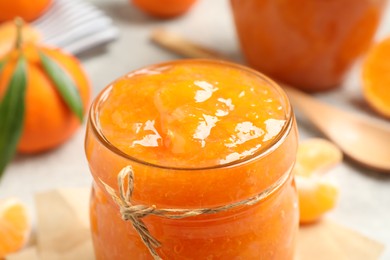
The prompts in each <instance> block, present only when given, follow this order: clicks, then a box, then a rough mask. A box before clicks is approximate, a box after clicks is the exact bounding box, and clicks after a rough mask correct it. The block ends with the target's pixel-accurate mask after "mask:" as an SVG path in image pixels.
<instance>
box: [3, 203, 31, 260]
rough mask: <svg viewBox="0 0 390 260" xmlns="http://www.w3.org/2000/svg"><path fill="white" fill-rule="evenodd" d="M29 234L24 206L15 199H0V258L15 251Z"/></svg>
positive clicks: (22, 244) (21, 245)
mask: <svg viewBox="0 0 390 260" xmlns="http://www.w3.org/2000/svg"><path fill="white" fill-rule="evenodd" d="M29 234H30V225H29V218H28V215H27V211H26V208H25V207H24V205H23V204H22V203H21V202H19V201H18V200H17V199H14V198H10V199H4V200H0V259H2V258H4V257H5V256H6V255H7V254H10V253H13V252H16V251H17V250H19V249H21V248H22V247H23V246H24V244H25V243H26V241H27V239H28V236H29Z"/></svg>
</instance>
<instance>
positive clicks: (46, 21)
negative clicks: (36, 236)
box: [32, 0, 119, 54]
mask: <svg viewBox="0 0 390 260" xmlns="http://www.w3.org/2000/svg"><path fill="white" fill-rule="evenodd" d="M32 24H33V25H34V26H35V27H36V28H37V29H38V30H39V31H40V32H42V35H43V39H42V41H43V42H44V43H46V44H48V45H54V46H58V47H61V48H63V49H65V50H66V51H68V52H70V53H73V54H78V53H80V52H82V51H84V50H86V49H90V48H92V47H95V46H97V45H100V44H104V43H107V42H109V41H112V40H114V39H116V38H117V37H118V35H119V31H118V29H117V28H116V27H115V26H114V25H113V22H112V20H111V18H109V17H108V16H106V15H105V14H104V13H103V12H102V11H100V10H99V9H97V8H96V7H95V6H93V5H91V4H90V3H87V2H83V1H80V0H55V1H54V2H53V3H52V5H51V7H50V9H49V10H48V11H47V12H46V13H45V14H44V15H43V16H42V17H40V18H39V19H38V20H36V21H34V22H33V23H32Z"/></svg>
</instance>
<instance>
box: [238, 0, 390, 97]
mask: <svg viewBox="0 0 390 260" xmlns="http://www.w3.org/2000/svg"><path fill="white" fill-rule="evenodd" d="M386 2H387V1H386V0H262V1H258V0H245V1H240V0H231V6H232V11H233V16H234V21H235V26H236V30H237V34H238V38H239V41H240V44H241V49H242V51H243V54H244V56H245V57H246V60H247V62H248V63H249V65H250V66H252V67H253V68H255V69H257V70H259V71H261V72H263V73H265V74H267V75H269V76H271V77H274V78H275V79H278V80H281V81H284V82H286V83H290V84H292V85H293V86H295V87H298V88H301V89H303V90H306V91H321V90H327V89H331V88H334V87H337V86H339V85H340V83H341V82H342V80H343V78H344V76H345V74H346V72H347V71H348V69H349V68H350V67H351V65H352V64H353V62H354V61H355V60H356V58H357V57H359V55H361V54H362V53H363V52H364V51H366V50H367V48H368V47H369V45H370V43H371V41H372V38H373V36H374V34H375V31H376V29H377V27H378V24H379V21H380V18H381V15H382V12H383V10H384V7H385V3H386Z"/></svg>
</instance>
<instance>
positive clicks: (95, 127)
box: [88, 59, 294, 171]
mask: <svg viewBox="0 0 390 260" xmlns="http://www.w3.org/2000/svg"><path fill="white" fill-rule="evenodd" d="M193 62H197V63H208V64H216V65H222V66H229V67H231V68H236V69H238V70H241V71H244V72H247V73H249V74H252V75H254V76H256V77H258V78H260V79H261V80H263V81H264V82H266V84H267V85H268V86H270V87H272V88H273V89H274V90H276V91H277V92H278V94H279V95H280V96H281V97H282V99H283V103H284V105H285V109H284V110H285V116H286V122H285V123H284V125H283V127H282V129H281V130H280V131H279V133H278V134H277V135H276V136H275V137H274V138H273V139H272V140H271V141H270V142H269V143H267V144H266V145H264V147H262V148H260V149H258V150H257V151H256V152H255V153H253V154H252V155H249V156H245V157H244V158H241V159H238V160H234V161H231V162H228V163H223V164H216V165H211V166H203V167H175V166H166V165H159V164H154V163H151V162H148V161H144V160H142V159H140V158H137V157H133V156H131V155H129V154H127V153H125V152H123V151H122V150H120V149H119V148H118V147H116V146H115V145H114V144H113V143H111V142H110V141H109V140H108V139H107V138H106V136H105V135H104V133H103V129H102V128H101V126H100V123H99V108H100V105H101V104H102V103H103V102H104V101H105V100H106V99H107V97H108V96H109V94H110V92H111V89H112V87H113V85H114V84H115V82H116V81H118V80H120V79H122V78H124V77H126V76H128V75H131V74H133V73H136V72H137V71H140V70H145V69H153V68H161V67H166V66H169V65H174V64H178V63H193ZM293 122H294V116H293V109H292V106H291V104H290V102H289V99H288V97H287V94H286V93H285V91H284V90H283V89H282V87H280V86H279V85H278V84H277V83H276V82H274V81H273V80H271V79H270V78H268V77H267V76H265V75H264V74H262V73H260V72H258V71H256V70H254V69H251V68H249V67H246V66H243V65H240V64H236V63H233V62H228V61H223V60H212V59H185V60H173V61H167V62H163V63H157V64H154V65H149V66H145V67H141V68H139V69H136V70H133V71H130V72H129V73H126V74H125V75H123V76H121V77H119V78H118V79H117V80H115V81H113V82H111V83H110V84H108V85H107V87H105V88H104V89H103V90H102V91H101V92H100V93H99V94H98V95H97V96H96V98H95V99H94V101H93V102H92V104H91V107H90V110H89V116H88V127H91V128H92V132H93V134H94V135H95V136H96V137H97V139H98V141H99V142H100V143H101V144H102V145H103V146H104V147H105V148H107V149H108V150H110V151H111V152H113V153H114V154H116V155H118V156H120V157H122V158H123V159H126V160H129V161H132V162H135V163H138V164H141V165H145V166H148V167H153V168H160V169H166V170H178V171H198V170H212V169H223V168H230V167H236V166H240V165H242V164H245V163H249V162H251V161H254V160H258V159H260V158H262V157H264V156H266V155H268V154H269V153H271V152H273V151H274V150H276V149H277V148H278V147H279V146H280V145H281V144H282V143H283V142H284V140H285V139H286V138H287V136H288V134H289V133H290V131H291V129H292V127H293V125H294V124H293Z"/></svg>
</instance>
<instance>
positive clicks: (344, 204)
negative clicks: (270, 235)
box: [0, 0, 390, 259]
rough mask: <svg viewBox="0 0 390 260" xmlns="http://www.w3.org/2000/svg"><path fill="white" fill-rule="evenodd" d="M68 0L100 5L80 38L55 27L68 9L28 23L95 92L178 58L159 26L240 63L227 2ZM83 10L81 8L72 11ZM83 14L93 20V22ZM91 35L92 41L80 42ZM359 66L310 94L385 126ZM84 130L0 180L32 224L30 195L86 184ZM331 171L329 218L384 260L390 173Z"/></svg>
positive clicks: (387, 21) (22, 158)
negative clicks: (159, 41)
mask: <svg viewBox="0 0 390 260" xmlns="http://www.w3.org/2000/svg"><path fill="white" fill-rule="evenodd" d="M56 1H57V2H63V1H62V0H54V2H55V3H54V4H58V3H56ZM66 2H67V3H66V5H69V6H71V5H74V6H76V5H79V4H80V3H88V4H90V5H91V6H93V7H94V8H96V10H100V11H98V12H99V13H98V15H97V16H93V17H92V16H91V17H92V18H88V13H89V12H93V11H91V10H95V9H94V8H93V9H91V10H89V9H88V8H89V7H87V8H86V9H88V10H86V13H84V12H81V14H80V16H81V17H84V19H81V22H80V24H76V25H75V26H76V27H78V28H80V27H81V26H82V25H83V24H88V25H87V26H84V27H85V28H84V29H83V31H82V32H76V34H77V33H79V34H80V35H79V36H78V35H76V36H75V35H74V34H72V33H71V29H70V28H64V29H63V28H62V27H61V26H66V25H69V23H66V22H65V23H61V22H59V21H58V20H60V19H71V20H73V21H76V19H77V18H76V17H77V12H76V11H74V12H73V11H72V15H74V17H71V18H69V15H70V14H69V15H63V16H64V17H62V16H61V15H55V16H54V17H55V18H56V19H53V17H51V18H50V17H49V16H47V14H46V16H47V17H46V18H45V19H47V20H49V21H50V23H51V27H50V25H49V24H47V21H46V23H45V20H43V19H41V18H40V19H39V20H36V21H35V22H33V25H34V23H35V25H36V27H37V29H38V30H39V29H40V28H41V33H42V35H43V41H44V42H45V41H46V42H47V43H49V44H50V43H51V44H56V45H58V46H59V47H61V48H64V49H65V50H68V51H70V52H73V53H74V54H75V55H76V56H77V57H78V58H79V59H80V61H81V63H82V65H83V66H84V69H85V71H86V73H87V75H88V76H89V79H90V81H91V84H92V93H93V97H94V96H95V95H96V94H97V93H99V91H101V90H102V89H103V88H104V87H106V86H107V85H109V84H110V82H112V81H113V80H114V79H116V78H118V77H120V76H121V75H124V74H126V73H128V72H129V71H132V70H135V69H137V68H140V67H143V66H146V65H150V64H154V63H159V62H163V61H167V60H172V59H178V58H181V57H180V56H177V55H175V54H173V53H170V52H168V51H166V50H164V49H162V48H160V47H159V46H157V45H156V44H154V43H153V42H151V40H150V36H151V33H152V31H153V30H155V29H156V28H159V27H163V28H166V29H169V30H171V31H174V32H177V33H179V34H181V35H182V36H184V37H186V38H188V39H190V40H192V41H194V42H197V43H199V44H202V45H204V46H207V47H210V48H212V49H215V50H218V51H219V52H220V53H223V54H224V55H226V56H227V57H228V58H230V59H232V60H235V61H237V62H243V60H244V59H243V56H242V54H241V51H240V48H239V43H238V39H237V35H236V32H235V29H234V24H233V19H232V14H231V9H230V5H229V1H227V0H213V1H207V0H198V1H197V2H196V3H195V4H194V5H193V7H192V8H191V9H190V10H189V11H188V12H187V13H186V14H185V15H183V16H179V17H176V18H174V19H167V20H161V19H157V18H153V17H151V16H148V15H147V14H145V13H144V12H142V11H140V10H139V9H138V8H136V7H134V6H133V5H132V4H130V3H129V2H128V1H126V0H85V2H82V0H73V1H66ZM88 6H89V5H88ZM61 8H65V7H61ZM83 8H85V6H82V7H79V8H76V9H77V10H83ZM49 12H51V10H49ZM100 12H101V13H100ZM384 12H385V16H384V19H383V20H382V22H381V26H380V28H379V30H378V33H377V34H376V39H383V38H385V37H388V36H390V8H389V6H388V7H387V9H386V10H384ZM67 17H68V18H67ZM89 19H92V20H93V19H95V20H93V21H92V22H91V20H89ZM54 20H57V21H56V22H54ZM53 24H54V27H53ZM94 26H95V27H94ZM45 30H47V31H48V34H49V33H50V37H47V38H46V39H45ZM91 35H94V37H95V38H94V37H90V38H89V39H87V40H86V39H85V38H86V36H91ZM72 37H73V38H72ZM79 38H83V40H80V39H79ZM80 42H81V43H80ZM76 43H77V44H76ZM360 68H361V60H358V62H357V63H355V65H354V66H353V68H352V70H351V71H350V72H349V74H348V76H347V78H346V80H345V81H344V82H343V84H342V87H341V88H338V89H337V90H331V91H328V92H324V93H319V94H314V96H315V97H316V98H318V99H320V100H323V101H324V102H327V103H330V104H333V105H335V106H337V107H341V108H343V109H346V110H349V111H353V112H357V113H361V114H364V115H367V116H369V117H372V118H375V119H377V120H379V121H382V122H385V123H389V121H388V120H387V121H386V120H385V119H382V118H380V117H379V116H378V115H377V114H375V113H373V112H372V111H371V110H370V109H368V108H367V106H366V105H365V103H364V102H363V101H362V99H363V98H362V92H361V80H360ZM297 118H298V125H299V131H300V138H301V139H306V138H309V137H322V135H321V134H320V133H319V132H318V131H316V130H315V129H314V128H313V127H312V126H311V124H310V123H309V122H308V121H307V120H305V118H304V117H303V116H302V115H300V114H299V113H298V114H297ZM84 134H85V124H84V125H83V126H82V127H81V128H80V129H78V130H77V132H76V134H75V135H74V136H73V137H72V138H71V139H70V140H69V141H68V142H66V143H65V144H63V145H62V146H60V147H58V148H56V149H55V150H51V151H48V152H45V153H42V154H37V155H28V156H27V155H17V156H16V157H15V158H14V160H13V161H12V162H11V163H10V165H9V166H8V168H7V169H6V171H5V174H4V176H3V178H2V180H1V181H0V198H3V197H10V196H16V197H18V198H20V199H21V200H22V201H23V202H25V203H26V204H27V206H28V208H29V210H30V212H31V217H32V218H33V221H34V218H35V217H34V215H35V214H34V211H35V209H34V201H33V195H34V194H35V193H37V192H40V191H46V190H50V189H55V188H63V187H85V186H88V185H90V184H91V174H90V173H89V170H88V165H87V161H86V159H85V156H84V148H83V145H84ZM389 138H390V137H389ZM389 160H390V155H389ZM330 174H331V175H333V176H334V177H335V178H336V179H337V181H338V183H339V186H340V192H341V194H340V200H339V203H338V205H337V207H336V209H335V210H333V211H332V212H331V213H329V215H328V217H329V218H330V219H333V220H335V221H336V222H337V223H340V224H342V225H345V226H347V227H350V228H353V229H354V230H357V231H359V232H361V233H363V234H365V235H367V236H369V237H370V238H373V239H376V240H378V241H379V242H381V243H383V244H385V245H386V249H385V253H384V254H383V255H382V258H381V259H390V221H389V219H390V207H389V205H390V175H386V174H380V173H376V172H373V171H370V170H366V169H363V168H360V167H358V166H356V165H354V164H352V163H350V162H349V161H348V160H347V161H344V162H343V163H342V164H341V165H340V166H338V167H337V168H335V169H334V170H332V171H331V172H330Z"/></svg>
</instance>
